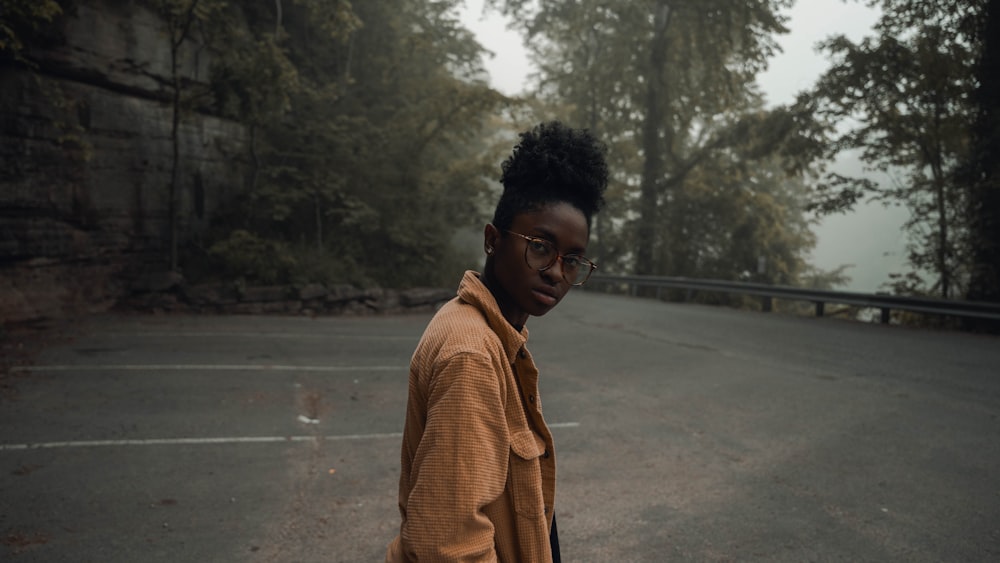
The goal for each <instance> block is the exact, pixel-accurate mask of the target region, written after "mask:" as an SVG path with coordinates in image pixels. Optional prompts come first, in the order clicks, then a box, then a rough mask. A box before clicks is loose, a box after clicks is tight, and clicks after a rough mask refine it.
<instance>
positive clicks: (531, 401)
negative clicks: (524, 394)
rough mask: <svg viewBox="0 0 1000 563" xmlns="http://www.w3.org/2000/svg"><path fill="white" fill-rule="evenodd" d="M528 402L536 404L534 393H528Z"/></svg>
mask: <svg viewBox="0 0 1000 563" xmlns="http://www.w3.org/2000/svg"><path fill="white" fill-rule="evenodd" d="M528 402H529V403H531V404H535V396H534V395H528Z"/></svg>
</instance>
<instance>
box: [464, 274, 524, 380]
mask: <svg viewBox="0 0 1000 563" xmlns="http://www.w3.org/2000/svg"><path fill="white" fill-rule="evenodd" d="M458 298H459V299H461V300H462V301H465V302H466V303H468V304H470V305H472V306H473V307H475V308H477V309H479V310H480V311H481V312H482V313H483V316H484V317H486V323H487V324H488V325H489V326H490V328H491V329H493V332H495V333H496V335H497V336H499V337H500V342H501V344H502V345H503V349H504V353H506V354H507V361H508V362H509V363H514V360H515V359H516V358H517V353H518V352H519V351H520V350H521V348H523V347H524V344H525V343H526V342H527V341H528V328H527V327H524V328H522V329H521V331H520V332H518V331H517V330H515V329H514V327H513V326H511V324H510V323H509V322H507V319H505V318H504V316H503V313H501V312H500V306H499V305H497V300H496V299H495V298H494V297H493V294H492V293H490V290H489V289H487V288H486V286H485V285H483V282H482V280H480V279H479V273H478V272H473V271H472V270H469V271H467V272H465V275H464V276H462V282H461V283H460V284H459V285H458Z"/></svg>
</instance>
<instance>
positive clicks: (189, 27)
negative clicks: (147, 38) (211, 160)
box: [153, 0, 225, 271]
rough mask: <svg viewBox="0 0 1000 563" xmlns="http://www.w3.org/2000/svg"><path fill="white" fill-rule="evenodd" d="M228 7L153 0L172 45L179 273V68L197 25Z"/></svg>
mask: <svg viewBox="0 0 1000 563" xmlns="http://www.w3.org/2000/svg"><path fill="white" fill-rule="evenodd" d="M224 6H225V4H224V3H223V2H222V0H153V7H154V9H155V10H156V12H157V13H158V14H159V15H160V17H161V18H162V19H163V21H164V23H165V25H166V28H167V29H166V32H167V41H169V43H170V84H169V87H170V111H171V127H170V147H171V163H170V185H169V186H168V190H167V214H168V222H169V225H170V237H169V238H170V269H171V270H172V271H178V270H179V266H180V264H179V259H178V256H179V254H178V246H179V242H180V237H181V231H180V216H179V214H180V182H181V179H180V173H181V165H180V134H179V133H180V121H181V111H182V107H181V106H182V92H183V89H184V80H182V76H181V69H180V62H181V61H180V57H181V49H182V47H183V46H184V44H185V43H187V42H188V41H189V40H190V39H191V37H192V33H193V30H194V28H195V26H196V25H197V24H198V23H199V22H201V21H205V20H208V19H210V18H212V17H213V16H214V15H215V14H216V13H218V12H219V11H220V10H221V9H222V8H223V7H224Z"/></svg>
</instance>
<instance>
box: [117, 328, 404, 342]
mask: <svg viewBox="0 0 1000 563" xmlns="http://www.w3.org/2000/svg"><path fill="white" fill-rule="evenodd" d="M104 335H105V336H109V337H112V338H115V337H129V338H131V337H134V336H143V337H147V336H148V337H153V338H165V337H172V336H176V337H187V338H234V337H235V338H242V337H248V338H276V339H292V340H300V339H312V340H328V339H331V340H337V339H344V340H400V341H411V342H413V343H414V345H415V344H416V343H417V341H418V340H420V335H419V334H417V335H395V334H337V333H332V334H331V333H326V332H308V333H306V332H199V331H190V332H187V331H180V332H168V331H148V332H147V331H142V330H138V331H136V332H108V333H104Z"/></svg>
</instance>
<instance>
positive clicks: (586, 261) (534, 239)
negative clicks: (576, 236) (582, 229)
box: [504, 230, 597, 287]
mask: <svg viewBox="0 0 1000 563" xmlns="http://www.w3.org/2000/svg"><path fill="white" fill-rule="evenodd" d="M504 232H506V233H510V234H512V235H517V236H519V237H521V238H523V239H524V240H526V241H528V242H541V243H543V244H547V245H550V246H551V247H552V250H553V251H554V252H555V253H556V257H555V258H554V259H553V260H552V262H551V263H549V265H548V266H546V267H544V268H539V269H538V271H539V272H544V271H545V270H548V269H549V268H551V267H552V266H555V264H556V262H557V261H561V260H562V259H563V258H564V257H566V256H573V257H575V258H577V259H579V260H581V261H582V262H583V263H584V264H589V265H590V271H588V272H587V277H585V278H583V281H582V282H580V283H573V282H571V281H570V280H569V279H567V278H566V269H565V268H563V270H562V278H563V279H564V280H566V283H568V284H570V285H571V286H573V287H580V286H581V285H583V284H585V283H587V280H589V279H590V276H591V275H592V274H593V273H594V270H596V269H597V264H596V263H595V262H594V261H593V260H591V259H590V258H587V257H586V256H583V255H581V254H572V253H570V254H559V249H558V248H556V245H555V244H554V243H553V242H552V241H550V240H547V239H543V238H541V237H532V236H528V235H522V234H521V233H515V232H514V231H511V230H504ZM528 248H529V247H528V245H525V246H524V263H525V264H527V265H528V267H529V268H534V266H532V265H531V264H530V263H528Z"/></svg>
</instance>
